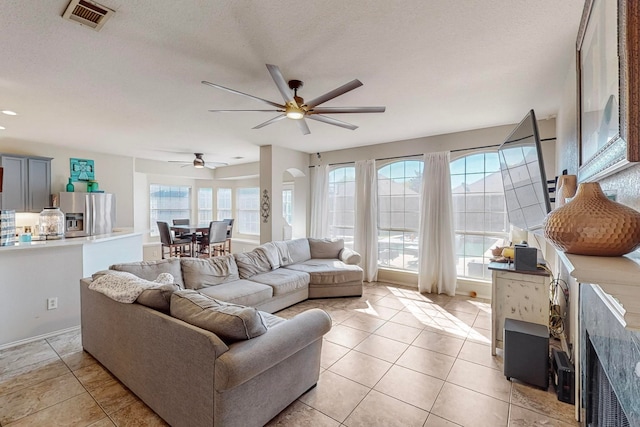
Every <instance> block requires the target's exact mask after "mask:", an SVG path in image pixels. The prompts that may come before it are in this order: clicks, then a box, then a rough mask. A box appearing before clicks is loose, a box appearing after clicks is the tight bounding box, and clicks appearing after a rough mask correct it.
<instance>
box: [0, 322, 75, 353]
mask: <svg viewBox="0 0 640 427" xmlns="http://www.w3.org/2000/svg"><path fill="white" fill-rule="evenodd" d="M79 329H80V325H78V326H73V327H71V328H67V329H60V330H59V331H54V332H49V333H47V334H42V335H38V336H35V337H29V338H26V339H23V340H19V341H14V342H10V343H7V344H2V345H0V350H6V349H7V348H11V347H17V346H19V345H23V344H29V343H31V342H34V341H40V340H44V339H47V338H51V337H55V336H58V335H62V334H66V333H67V332H73V331H77V330H79Z"/></svg>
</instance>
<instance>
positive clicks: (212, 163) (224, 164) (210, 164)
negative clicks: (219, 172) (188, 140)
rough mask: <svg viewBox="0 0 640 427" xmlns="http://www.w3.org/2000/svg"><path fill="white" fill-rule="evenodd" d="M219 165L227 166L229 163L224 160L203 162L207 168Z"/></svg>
mask: <svg viewBox="0 0 640 427" xmlns="http://www.w3.org/2000/svg"><path fill="white" fill-rule="evenodd" d="M220 166H229V163H225V162H204V167H205V168H209V169H215V168H217V167H220Z"/></svg>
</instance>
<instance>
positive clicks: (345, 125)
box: [307, 114, 358, 130]
mask: <svg viewBox="0 0 640 427" xmlns="http://www.w3.org/2000/svg"><path fill="white" fill-rule="evenodd" d="M307 118H308V119H311V120H317V121H319V122H323V123H327V124H330V125H334V126H340V127H341V128H345V129H351V130H356V129H358V126H356V125H352V124H351V123H347V122H343V121H341V120H336V119H334V118H331V117H327V116H321V115H320V114H314V115H312V116H307Z"/></svg>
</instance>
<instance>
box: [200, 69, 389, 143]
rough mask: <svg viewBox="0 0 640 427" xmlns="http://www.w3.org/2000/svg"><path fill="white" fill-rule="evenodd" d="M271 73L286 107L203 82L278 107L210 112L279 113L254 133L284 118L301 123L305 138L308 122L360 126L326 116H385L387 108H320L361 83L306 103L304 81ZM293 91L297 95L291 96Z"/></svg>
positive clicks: (352, 128) (261, 124)
mask: <svg viewBox="0 0 640 427" xmlns="http://www.w3.org/2000/svg"><path fill="white" fill-rule="evenodd" d="M267 69H268V70H269V73H270V74H271V77H272V78H273V81H274V82H275V84H276V86H277V87H278V91H280V95H282V99H284V104H278V103H277V102H272V101H269V100H267V99H263V98H259V97H257V96H253V95H249V94H247V93H244V92H240V91H237V90H235V89H229V88H228V87H224V86H220V85H218V84H215V83H211V82H207V81H202V83H203V84H205V85H209V86H212V87H215V88H217V89H222V90H226V91H227V92H231V93H235V94H238V95H242V96H246V97H248V98H251V99H257V100H258V101H261V102H264V103H266V104H269V105H271V106H272V107H276V109H271V110H209V111H211V112H213V113H232V112H240V111H243V112H248V111H251V112H256V111H257V112H263V113H271V112H278V113H282V114H280V115H278V116H276V117H274V118H272V119H269V120H267V121H266V122H264V123H260V124H259V125H257V126H255V127H254V128H253V129H260V128H263V127H265V126H267V125H270V124H271V123H275V122H277V121H279V120H282V119H284V118H289V119H293V120H295V121H296V123H298V127H299V128H300V131H301V132H302V134H303V135H308V134H310V133H311V131H310V130H309V126H307V123H306V122H305V120H304V119H305V118H307V119H312V120H316V121H319V122H323V123H327V124H330V125H334V126H340V127H342V128H345V129H351V130H355V129H357V128H358V126H355V125H352V124H351V123H347V122H343V121H340V120H337V119H334V118H332V117H327V116H324V115H323V114H343V113H384V111H385V107H318V106H319V105H320V104H323V103H325V102H327V101H329V100H331V99H333V98H336V97H338V96H340V95H344V94H345V93H347V92H349V91H351V90H353V89H356V88H358V87H360V86H362V82H361V81H360V80H358V79H355V80H352V81H350V82H349V83H346V84H344V85H342V86H340V87H338V88H336V89H333V90H332V91H329V92H327V93H325V94H324V95H320V96H319V97H317V98H314V99H312V100H311V101H307V102H305V101H304V99H303V98H301V97H299V96H298V89H300V88H301V87H302V86H303V82H302V81H300V80H289V81H288V82H286V81H285V80H284V77H283V76H282V73H281V72H280V68H278V67H277V66H276V65H271V64H267ZM291 91H293V93H292V92H291Z"/></svg>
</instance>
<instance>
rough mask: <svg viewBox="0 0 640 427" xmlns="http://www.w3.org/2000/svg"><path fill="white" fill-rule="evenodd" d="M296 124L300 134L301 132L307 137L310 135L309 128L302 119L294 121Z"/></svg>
mask: <svg viewBox="0 0 640 427" xmlns="http://www.w3.org/2000/svg"><path fill="white" fill-rule="evenodd" d="M296 122H297V123H298V129H300V132H302V134H303V135H309V134H310V133H311V130H309V126H308V125H307V122H305V121H304V119H300V120H296Z"/></svg>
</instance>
